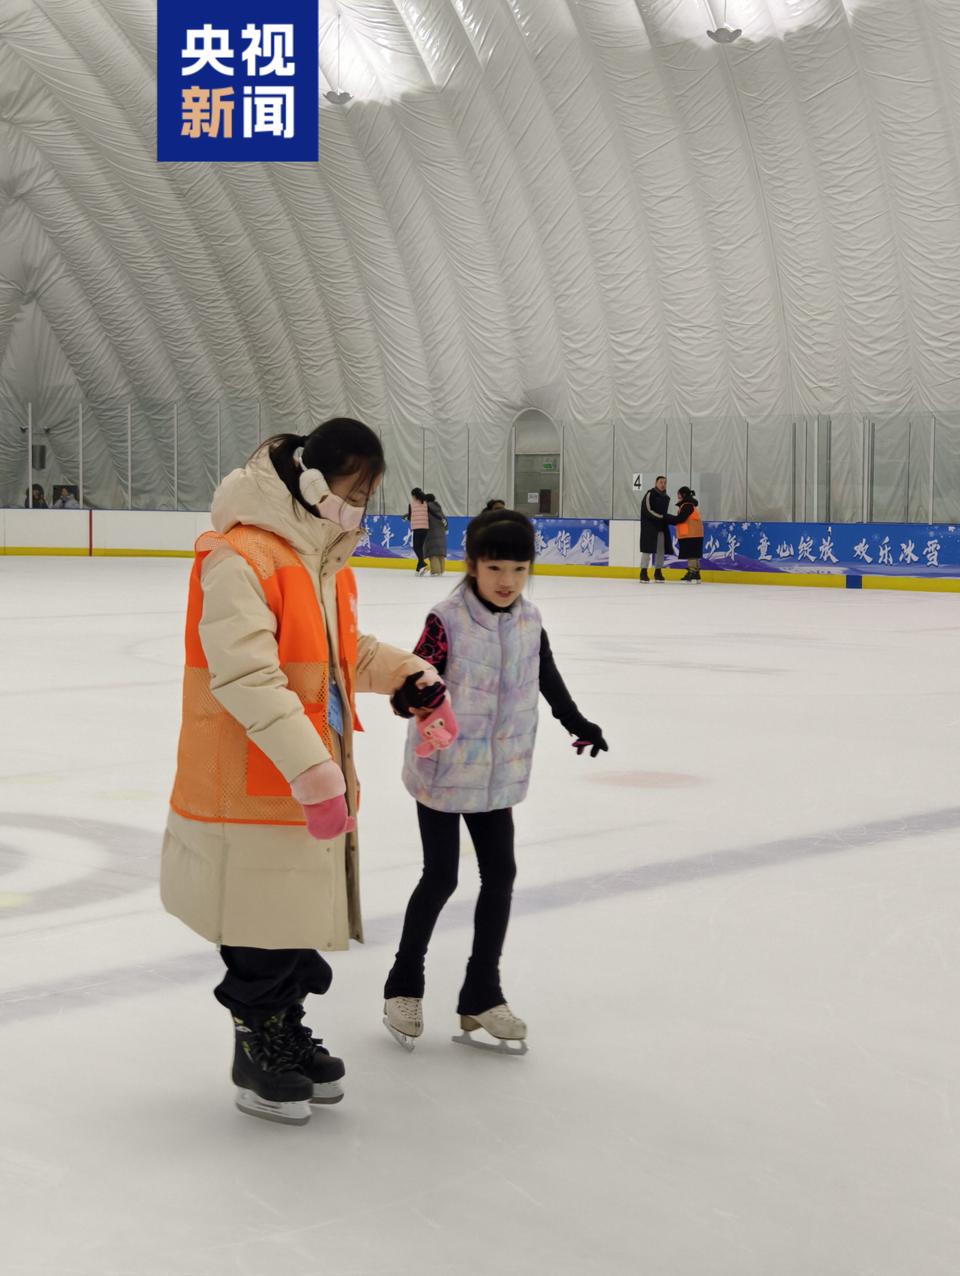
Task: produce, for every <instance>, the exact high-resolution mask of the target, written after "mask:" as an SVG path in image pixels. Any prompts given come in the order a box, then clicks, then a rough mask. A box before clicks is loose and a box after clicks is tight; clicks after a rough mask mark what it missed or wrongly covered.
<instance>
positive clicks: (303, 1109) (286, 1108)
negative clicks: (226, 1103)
mask: <svg viewBox="0 0 960 1276" xmlns="http://www.w3.org/2000/svg"><path fill="white" fill-rule="evenodd" d="M236 1102H237V1107H238V1108H239V1109H240V1111H241V1112H245V1113H246V1114H247V1116H253V1117H259V1118H260V1120H261V1121H275V1122H276V1123H277V1124H278V1125H306V1124H307V1122H308V1121H309V1120H310V1104H309V1103H307V1102H306V1100H304V1101H302V1102H301V1101H297V1102H290V1103H278V1102H275V1101H274V1100H272V1099H261V1098H260V1096H259V1094H254V1092H253V1091H252V1090H238V1091H237V1100H236Z"/></svg>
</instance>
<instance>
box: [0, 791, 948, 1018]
mask: <svg viewBox="0 0 960 1276" xmlns="http://www.w3.org/2000/svg"><path fill="white" fill-rule="evenodd" d="M955 828H960V806H950V807H944V808H942V809H941V810H938V811H927V812H925V813H922V814H919V815H908V816H903V817H897V818H893V819H889V820H875V821H871V822H870V823H863V824H852V825H849V826H847V827H845V828H839V829H833V830H832V831H830V832H826V833H812V834H808V835H806V836H799V837H784V838H779V839H777V840H776V841H773V842H760V843H758V844H756V845H754V846H747V847H739V848H732V849H728V850H719V851H704V852H702V853H701V854H699V855H694V856H692V857H691V858H690V859H686V860H661V861H658V862H655V863H653V864H643V865H640V866H639V867H637V868H627V869H613V870H609V871H607V872H604V873H594V874H591V875H590V876H587V877H573V878H567V879H566V880H564V881H559V882H548V883H545V884H544V885H541V886H527V887H522V888H521V889H520V890H518V891H516V892H515V893H514V896H513V909H512V915H513V916H514V917H530V916H533V915H536V914H537V913H545V912H552V911H553V910H555V909H561V908H570V907H572V906H573V905H575V904H589V903H594V902H596V901H597V900H600V899H606V898H609V897H610V896H620V895H628V894H634V893H637V892H645V891H653V890H659V889H662V888H663V887H667V886H677V885H685V884H688V883H689V884H692V883H696V882H701V881H708V880H710V879H711V878H718V877H728V876H731V875H733V874H735V873H746V872H750V871H751V870H753V869H758V868H779V867H781V866H782V865H787V864H794V863H798V862H801V861H803V860H807V859H813V858H815V857H818V856H822V855H834V854H837V853H839V852H843V851H853V850H863V849H865V848H867V847H871V846H889V845H891V844H893V843H895V842H903V841H906V840H908V839H909V838H913V837H925V836H932V835H934V834H937V833H945V832H948V831H949V830H951V829H955ZM475 906H476V901H475V900H474V899H469V900H467V899H464V900H455V901H453V902H452V903H450V904H448V905H447V907H446V908H445V909H444V911H443V913H441V915H440V920H439V921H438V923H437V927H436V929H437V930H438V931H451V930H462V929H466V928H468V927H470V926H472V924H473V914H474V908H475ZM402 924H403V913H393V914H389V915H387V916H382V917H374V918H371V919H370V921H369V922H367V923H365V925H364V931H365V934H366V947H367V948H380V947H392V946H393V945H394V944H395V942H396V940H397V937H398V936H399V934H400V928H401V926H402ZM221 973H222V967H221V966H220V963H219V961H218V960H217V955H216V951H215V950H214V949H213V948H212V947H211V948H210V949H209V950H208V951H205V952H202V953H190V954H188V955H186V956H182V957H174V958H167V959H164V960H161V961H157V962H151V963H149V964H145V965H143V966H117V967H113V968H112V969H107V970H100V971H92V972H91V973H89V974H86V975H75V976H73V977H70V978H67V979H62V980H60V981H59V982H57V983H47V984H29V985H26V986H24V987H21V988H11V989H8V990H6V991H4V992H0V1024H2V1023H4V1022H6V1023H12V1022H14V1021H15V1020H18V1019H32V1018H37V1017H39V1016H43V1015H60V1014H64V1013H65V1012H69V1011H71V1010H76V1009H78V1008H81V1007H84V1006H93V1007H95V1006H99V1005H103V1004H104V1003H105V1002H107V1001H114V1000H117V999H119V998H124V997H140V996H143V995H144V994H145V993H149V992H157V991H160V990H161V989H169V988H171V987H174V986H176V985H183V984H190V983H194V982H196V981H197V980H200V979H210V980H211V981H214V980H216V979H218V978H219V977H220V975H221Z"/></svg>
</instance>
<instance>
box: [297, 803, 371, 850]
mask: <svg viewBox="0 0 960 1276" xmlns="http://www.w3.org/2000/svg"><path fill="white" fill-rule="evenodd" d="M302 805H303V813H304V815H305V816H306V817H307V832H308V833H309V834H310V836H311V837H315V838H316V839H317V841H318V842H330V841H332V840H333V839H334V838H335V837H339V836H340V834H341V833H352V832H353V830H354V829H355V828H356V827H357V821H356V820H355V819H354V818H353V816H352V815H348V814H347V801H346V798H345V797H344V796H343V795H342V794H341V795H340V796H339V797H333V798H328V799H327V801H326V802H309V803H303V804H302Z"/></svg>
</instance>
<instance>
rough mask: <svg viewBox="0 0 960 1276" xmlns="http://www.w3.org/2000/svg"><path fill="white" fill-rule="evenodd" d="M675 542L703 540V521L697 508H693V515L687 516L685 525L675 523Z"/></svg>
mask: <svg viewBox="0 0 960 1276" xmlns="http://www.w3.org/2000/svg"><path fill="white" fill-rule="evenodd" d="M676 528H677V540H679V541H685V540H695V539H696V538H697V537H700V538H701V539H702V538H703V520H702V519H701V517H700V513H699V511H698V510H697V507H696V506H694V507H693V513H692V514H688V515H687V521H686V522H685V523H677V525H676Z"/></svg>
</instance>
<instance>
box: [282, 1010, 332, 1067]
mask: <svg viewBox="0 0 960 1276" xmlns="http://www.w3.org/2000/svg"><path fill="white" fill-rule="evenodd" d="M305 1014H306V1010H305V1009H304V1006H303V1002H302V1001H298V1002H295V1003H294V1005H292V1006H290V1007H289V1008H288V1010H287V1012H286V1014H285V1015H284V1019H283V1035H284V1037H285V1038H286V1040H287V1043H288V1046H289V1049H290V1050H291V1051H292V1053H293V1057H294V1058H295V1059H296V1060H297V1062H299V1063H312V1062H313V1054H314V1051H315V1050H316V1048H317V1046H318V1045H320V1044H322V1043H321V1042H319V1041H316V1040H314V1036H313V1033H312V1032H311V1031H310V1029H309V1028H308V1027H307V1026H306V1024H305V1023H303V1017H304V1015H305ZM324 1053H326V1052H324Z"/></svg>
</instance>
